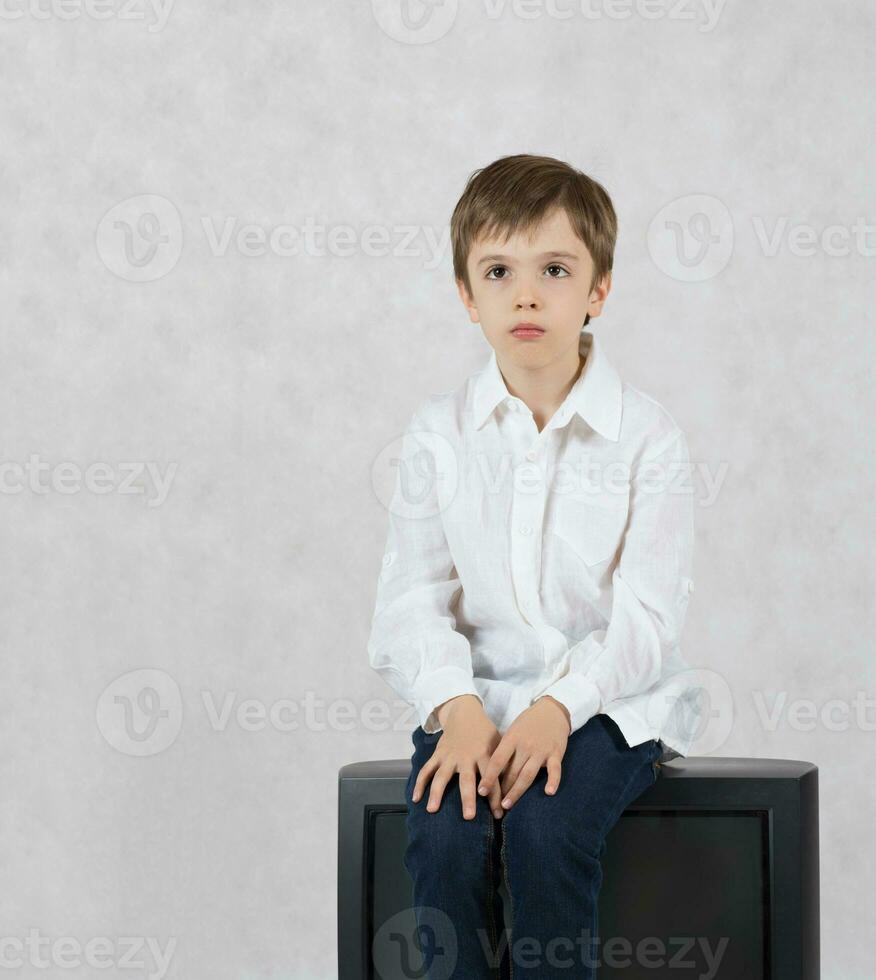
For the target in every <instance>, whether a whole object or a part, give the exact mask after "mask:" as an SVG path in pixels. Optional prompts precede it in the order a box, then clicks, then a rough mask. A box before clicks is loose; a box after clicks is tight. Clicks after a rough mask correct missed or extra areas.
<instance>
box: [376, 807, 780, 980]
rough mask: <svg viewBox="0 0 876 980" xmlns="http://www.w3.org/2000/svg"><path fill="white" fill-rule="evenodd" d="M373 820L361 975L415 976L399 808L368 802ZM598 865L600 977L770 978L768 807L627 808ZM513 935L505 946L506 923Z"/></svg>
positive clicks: (419, 959) (381, 978)
mask: <svg viewBox="0 0 876 980" xmlns="http://www.w3.org/2000/svg"><path fill="white" fill-rule="evenodd" d="M371 821H372V827H371V828H370V829H369V831H368V835H367V836H368V839H369V840H370V848H369V850H370V863H371V872H370V879H371V882H372V887H371V889H370V896H369V908H368V917H369V930H368V931H369V935H370V944H371V947H372V952H373V955H372V957H371V973H370V975H369V980H411V978H412V977H413V976H421V975H422V974H421V972H420V971H421V968H422V966H423V965H424V963H423V954H422V953H421V951H420V950H419V948H418V943H417V926H416V919H415V916H414V911H413V895H412V892H411V879H410V876H409V875H408V873H407V870H406V869H405V867H404V865H403V863H402V856H403V854H404V849H405V846H406V843H407V839H406V834H405V811H404V810H403V809H401V810H382V811H373V812H372V813H371ZM603 870H604V880H603V886H602V890H601V893H600V901H599V941H598V943H597V945H596V947H595V954H596V961H597V963H598V964H599V968H600V971H601V972H600V977H602V978H604V980H633V978H636V977H642V976H647V977H649V978H652V980H671V978H675V980H678V978H679V977H691V978H692V977H698V978H703V977H709V978H713V980H768V978H769V977H770V964H769V934H770V930H769V908H770V901H769V865H768V813H767V812H766V811H748V810H745V811H732V812H729V813H728V812H721V811H702V812H693V813H690V812H681V813H678V812H672V811H661V810H647V811H646V810H629V811H628V812H627V813H625V814H624V815H623V816H622V817H621V819H620V821H619V822H618V823H617V824H616V825H615V827H613V828H612V830H611V831H610V832H609V834H608V836H607V838H606V851H605V854H604V856H603ZM710 882H712V883H718V882H720V883H721V886H720V888H710V887H709V883H710ZM500 894H502V897H503V903H504V901H505V895H504V891H502V892H500ZM692 899H693V900H692ZM504 907H505V911H506V925H510V922H509V921H508V918H507V905H505V906H504ZM510 943H511V951H512V952H513V950H514V935H513V930H512V932H511V935H510ZM523 955H524V957H525V953H524V954H523ZM637 967H638V969H637ZM412 971H413V972H412ZM571 975H572V971H570V976H571Z"/></svg>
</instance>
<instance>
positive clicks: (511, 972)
mask: <svg viewBox="0 0 876 980" xmlns="http://www.w3.org/2000/svg"><path fill="white" fill-rule="evenodd" d="M507 816H508V814H507V813H506V814H505V815H504V816H503V817H502V818H501V823H502V852H501V859H502V874H503V876H504V878H505V891H507V892H508V909H509V912H510V919H511V925H510V926H509V927H508V980H513V977H514V957H513V956H512V955H511V940H512V933H513V930H514V901H513V899H512V897H511V881H510V878H509V876H508V857H507V855H506V852H505V844H506V842H507V837H506V836H505V820H506V818H507Z"/></svg>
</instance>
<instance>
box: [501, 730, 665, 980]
mask: <svg viewBox="0 0 876 980" xmlns="http://www.w3.org/2000/svg"><path fill="white" fill-rule="evenodd" d="M661 751H662V749H661V746H660V744H659V743H658V742H657V741H655V740H654V739H651V740H649V741H647V742H642V743H641V744H640V745H637V746H634V747H632V748H631V747H630V746H628V745H627V743H626V740H625V739H624V737H623V735H622V733H621V731H620V729H619V728H618V726H617V725H616V724H615V722H614V721H612V720H611V719H610V718H609V717H608V716H607V715H602V714H599V715H595V716H594V717H593V718H591V719H590V720H589V721H588V722H587V723H586V724H585V725H583V726H582V727H581V728H579V729H577V731H575V732H573V733H572V734H571V735H570V736H569V741H568V745H567V747H566V753H565V755H564V757H563V761H562V773H561V777H560V785H559V788H558V790H557V792H556V793H555V794H554V795H553V796H548V795H547V794H546V793H545V791H544V787H545V784H546V782H547V770H546V769H544V768H542V769H541V771H540V772H539V774H538V776H537V777H536V778H535V779H534V780H533V782H532V784H531V785H530V786H529V788H528V789H527V790H526V792H525V793H524V794H523V796H521V797H520V799H519V800H518V801H517V802H516V803H515V804H514V806H513V807H511V809H510V810H509V811H508V812H507V813H506V814H505V816H504V817H503V818H502V820H501V821H500V823H501V824H502V828H501V829H502V856H503V861H504V869H505V874H506V888H507V890H508V893H509V895H510V897H511V921H512V927H511V935H510V938H509V953H510V976H511V977H512V978H518V977H522V976H526V977H533V978H535V977H537V978H538V980H553V978H556V977H562V978H565V980H573V978H574V980H593V978H595V977H596V976H597V972H596V965H597V964H598V963H599V962H601V957H600V956H599V953H600V950H601V943H600V937H599V935H598V928H599V919H598V911H599V910H598V899H599V891H600V888H601V885H602V863H601V860H600V859H601V855H602V853H603V851H604V848H605V844H604V841H605V837H606V835H607V834H608V832H609V830H611V828H612V827H613V826H614V825H615V823H616V822H617V821H618V820H619V819H620V816H621V814H622V813H623V811H624V810H625V809H626V807H627V806H628V805H629V804H630V803H632V802H633V801H634V800H635V799H636V798H637V797H638V796H640V795H641V794H642V793H643V792H644V791H645V790H646V789H647V788H648V787H649V786H652V785H653V784H654V782H655V781H656V779H657V775H658V768H657V760H658V759H659V757H660V753H661Z"/></svg>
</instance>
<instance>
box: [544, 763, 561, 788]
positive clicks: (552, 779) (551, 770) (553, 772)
mask: <svg viewBox="0 0 876 980" xmlns="http://www.w3.org/2000/svg"><path fill="white" fill-rule="evenodd" d="M562 771H563V767H562V765H561V764H560V760H559V759H558V758H557V757H556V756H555V755H552V756H551V757H550V758H549V759H548V761H547V782H546V783H545V787H544V791H545V793H551V794H554V793H556V791H557V788H558V787H559V785H560V777H561V776H562Z"/></svg>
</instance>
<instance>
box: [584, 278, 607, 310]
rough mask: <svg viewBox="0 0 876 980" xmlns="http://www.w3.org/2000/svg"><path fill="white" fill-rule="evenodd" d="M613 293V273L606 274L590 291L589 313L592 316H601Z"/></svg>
mask: <svg viewBox="0 0 876 980" xmlns="http://www.w3.org/2000/svg"><path fill="white" fill-rule="evenodd" d="M610 292H611V273H610V272H608V273H606V274H605V275H604V276H603V277H602V279H601V280H600V281H599V282H598V283H597V284H596V285H595V286H594V287H593V289H592V290H591V291H590V303H589V305H588V306H587V312H588V313H589V314H590V316H599V314H600V313H601V312H602V307H603V304H604V303H605V301H606V299H607V298H608V294H609V293H610Z"/></svg>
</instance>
